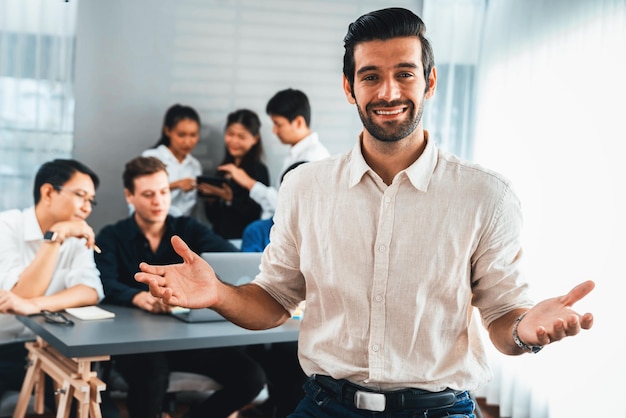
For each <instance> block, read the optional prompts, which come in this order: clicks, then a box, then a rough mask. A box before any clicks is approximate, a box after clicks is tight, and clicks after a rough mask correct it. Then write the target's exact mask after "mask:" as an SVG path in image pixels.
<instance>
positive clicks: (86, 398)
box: [13, 338, 109, 418]
mask: <svg viewBox="0 0 626 418" xmlns="http://www.w3.org/2000/svg"><path fill="white" fill-rule="evenodd" d="M26 348H27V349H28V351H29V354H28V359H29V369H28V372H27V373H26V377H25V378H24V383H23V384H22V390H21V391H20V397H19V399H18V403H17V406H16V408H15V411H14V413H13V418H23V417H24V416H25V414H26V410H27V409H28V401H29V400H30V396H31V395H32V394H33V389H34V388H35V387H36V389H35V406H36V409H37V410H36V412H37V413H39V414H42V413H43V406H44V405H43V398H44V385H45V375H48V376H50V377H51V378H52V380H53V381H54V382H55V383H56V384H57V385H58V390H57V392H55V394H59V395H60V398H59V402H58V408H57V414H56V417H57V418H67V417H69V413H70V409H71V406H72V400H76V403H77V412H78V413H77V416H78V418H88V417H89V416H91V417H95V418H101V417H102V412H101V410H100V402H101V399H102V397H101V396H100V393H101V392H102V391H103V390H105V389H106V384H105V383H104V382H103V381H102V380H100V379H98V377H97V374H96V372H94V371H92V370H91V365H92V363H93V362H94V361H105V360H109V356H95V357H84V358H72V359H69V358H67V357H65V356H63V355H62V354H61V353H59V352H58V351H56V350H55V349H54V348H52V347H51V346H49V345H48V344H47V343H46V342H45V341H43V340H42V339H41V338H38V339H37V342H35V343H26Z"/></svg>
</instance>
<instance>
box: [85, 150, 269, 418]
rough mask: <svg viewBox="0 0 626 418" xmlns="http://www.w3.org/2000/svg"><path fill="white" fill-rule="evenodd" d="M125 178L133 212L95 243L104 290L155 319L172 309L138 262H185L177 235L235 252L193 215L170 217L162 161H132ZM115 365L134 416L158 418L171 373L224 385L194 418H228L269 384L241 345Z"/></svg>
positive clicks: (146, 356)
mask: <svg viewBox="0 0 626 418" xmlns="http://www.w3.org/2000/svg"><path fill="white" fill-rule="evenodd" d="M123 180H124V188H125V195H126V201H127V202H128V203H129V204H132V205H133V206H134V208H135V212H134V213H133V214H132V215H131V216H130V217H129V218H126V219H123V220H121V221H119V222H117V223H115V224H113V225H108V226H106V227H104V228H103V229H102V231H101V232H100V233H99V234H98V236H97V238H96V242H97V243H98V245H99V246H100V248H101V249H102V252H101V253H100V254H97V257H96V265H97V266H98V269H99V270H100V276H101V279H102V284H103V286H104V293H105V300H104V302H105V303H113V304H117V305H123V306H135V307H138V308H140V309H143V310H145V311H148V312H151V313H154V314H161V313H167V312H169V311H170V310H171V307H170V306H169V305H166V304H164V303H163V302H161V300H160V299H157V298H155V297H153V296H152V295H151V294H150V292H149V291H148V286H146V285H144V284H142V283H139V282H137V281H136V280H135V279H134V276H135V273H137V272H138V271H139V263H141V262H143V261H145V262H148V263H150V264H163V265H165V264H172V263H180V262H182V259H181V257H180V256H179V255H177V254H176V253H175V252H174V250H173V248H172V245H171V242H170V240H171V238H172V236H173V235H178V236H180V237H181V238H183V239H184V240H185V242H188V243H189V245H190V246H191V248H193V250H194V251H196V252H197V253H202V252H207V251H222V252H234V251H237V249H236V248H235V247H234V246H232V245H231V244H230V243H229V242H228V241H226V240H224V239H223V238H221V237H220V236H218V235H217V234H215V233H214V232H213V231H212V230H211V229H210V228H208V227H207V226H204V225H202V224H200V223H199V222H197V221H195V220H194V219H192V218H189V217H172V216H169V215H168V211H169V208H170V201H171V196H170V188H169V181H168V175H167V170H166V167H165V165H164V164H163V163H162V162H161V161H160V160H158V159H157V158H154V157H138V158H135V159H133V160H131V161H129V162H128V163H127V164H126V168H125V170H124V174H123ZM114 360H115V365H116V368H117V369H118V370H119V371H120V373H121V374H122V375H123V377H124V378H125V380H126V381H127V383H128V385H129V389H128V398H127V405H128V411H129V415H130V417H131V418H139V417H142V418H143V417H146V418H154V417H155V416H157V414H159V413H160V412H161V409H162V405H163V400H164V397H165V393H166V390H167V386H168V383H169V382H168V378H169V373H170V372H171V371H186V372H193V373H199V374H204V375H206V376H210V377H211V378H212V379H214V380H216V381H217V382H218V383H220V385H221V386H222V389H220V390H218V391H217V392H215V393H214V394H213V395H211V396H210V397H209V398H207V399H206V400H205V401H203V402H202V403H200V404H197V405H193V406H192V407H191V409H190V411H189V414H188V416H189V417H207V416H211V417H227V416H228V415H230V414H231V413H232V412H234V411H237V410H239V409H240V408H241V407H243V406H245V405H247V404H248V403H250V402H251V401H252V400H253V399H254V398H255V396H256V395H257V394H258V393H259V392H260V390H261V389H262V388H263V385H264V384H265V381H266V379H265V374H264V372H263V370H262V368H261V367H260V366H259V365H258V364H257V363H256V362H255V361H254V360H252V359H251V358H250V357H248V356H247V355H246V354H245V353H244V352H243V351H242V349H241V348H219V349H217V348H213V349H197V350H185V351H174V352H162V353H142V354H132V355H124V356H117V357H114Z"/></svg>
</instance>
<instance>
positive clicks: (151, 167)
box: [122, 157, 167, 194]
mask: <svg viewBox="0 0 626 418" xmlns="http://www.w3.org/2000/svg"><path fill="white" fill-rule="evenodd" d="M159 171H164V172H165V174H167V167H166V165H165V164H163V162H162V161H161V160H159V159H158V158H156V157H136V158H133V159H132V160H130V161H129V162H127V163H126V167H124V173H123V174H122V180H123V181H124V188H125V189H128V191H129V192H130V193H131V194H132V193H135V179H136V178H137V177H141V176H148V175H150V174H154V173H158V172H159Z"/></svg>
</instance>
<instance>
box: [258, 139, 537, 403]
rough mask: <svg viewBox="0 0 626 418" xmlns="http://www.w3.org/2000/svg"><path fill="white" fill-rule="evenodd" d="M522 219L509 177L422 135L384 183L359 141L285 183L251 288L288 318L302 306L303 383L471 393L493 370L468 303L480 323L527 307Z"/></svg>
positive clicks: (304, 167) (302, 168)
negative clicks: (415, 152)
mask: <svg viewBox="0 0 626 418" xmlns="http://www.w3.org/2000/svg"><path fill="white" fill-rule="evenodd" d="M520 212H521V211H520V204H519V201H518V199H517V197H516V196H515V194H514V192H513V191H512V189H511V186H510V184H509V182H508V181H507V180H506V179H504V178H503V177H502V176H500V175H499V174H497V173H494V172H491V171H488V170H486V169H484V168H482V167H480V166H478V165H475V164H470V163H467V162H463V161H461V160H459V159H457V158H456V157H454V156H452V155H449V154H447V153H444V152H442V151H440V150H438V149H437V148H436V146H435V145H434V144H433V143H432V141H428V143H427V146H426V148H425V150H424V153H423V154H422V155H421V156H420V158H419V159H418V160H417V161H416V162H415V163H414V164H412V165H411V166H410V167H409V168H407V169H406V170H403V171H402V172H400V173H398V175H397V176H396V177H395V178H394V180H393V182H392V184H391V185H389V186H387V185H385V183H384V182H383V181H382V180H381V178H380V177H379V176H378V175H377V174H376V173H374V171H372V169H371V168H370V167H369V166H368V165H367V163H366V162H365V160H364V159H363V157H362V154H361V147H360V144H357V146H355V148H354V149H353V150H352V151H351V152H348V153H347V154H345V155H342V156H336V157H332V158H329V159H326V160H323V161H319V162H314V163H309V164H304V165H302V166H300V167H298V168H297V169H296V170H293V171H292V172H291V173H289V174H288V175H287V176H286V178H285V180H284V182H283V184H282V186H281V190H280V193H279V203H278V208H277V211H276V215H275V217H274V221H275V223H274V228H273V230H272V233H271V240H270V241H271V242H270V245H269V246H268V247H267V249H266V251H265V253H264V255H263V261H262V265H261V273H260V274H259V276H258V277H257V278H256V279H255V282H256V283H257V284H259V285H260V286H261V287H263V288H264V289H266V290H267V291H268V292H269V293H270V294H271V295H272V296H273V297H275V298H276V299H277V300H278V301H279V302H280V303H281V304H282V305H283V306H284V307H285V308H287V309H288V310H290V311H292V312H293V310H294V309H295V308H296V306H297V305H298V303H299V302H300V301H301V300H304V299H305V298H306V312H305V313H304V318H303V320H302V324H301V328H300V338H299V356H300V362H301V364H302V367H303V369H304V371H305V372H306V373H307V374H308V375H311V374H313V373H318V374H325V375H330V376H332V377H334V378H337V379H339V378H345V379H348V380H350V381H351V382H353V383H356V384H360V385H364V386H368V387H371V388H376V389H382V390H392V389H398V388H405V387H415V388H421V389H426V390H431V391H439V390H443V389H444V388H446V387H450V388H453V389H458V390H474V389H476V388H478V387H479V386H482V385H483V384H484V383H486V381H487V380H488V379H489V378H490V376H491V372H490V370H489V367H488V365H487V362H486V359H485V354H484V350H483V347H482V344H481V342H480V340H479V339H478V338H477V337H476V334H475V333H474V332H472V324H471V311H472V309H471V308H472V305H473V306H475V307H477V308H478V309H479V311H480V313H481V315H482V319H483V321H484V323H485V324H486V325H488V324H490V323H491V322H492V321H493V320H494V319H496V318H498V317H500V316H501V315H503V314H504V313H506V312H508V311H509V310H511V309H514V308H517V307H527V306H531V301H530V299H529V297H528V295H527V287H526V284H525V283H524V282H523V281H522V280H521V278H520V275H519V261H520V255H521V247H520V237H519V235H520V229H521V223H522V219H521V213H520Z"/></svg>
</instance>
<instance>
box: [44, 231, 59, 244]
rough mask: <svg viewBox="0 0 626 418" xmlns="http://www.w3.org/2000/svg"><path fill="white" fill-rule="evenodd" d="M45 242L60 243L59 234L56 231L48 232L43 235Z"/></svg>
mask: <svg viewBox="0 0 626 418" xmlns="http://www.w3.org/2000/svg"><path fill="white" fill-rule="evenodd" d="M43 240H44V241H45V242H60V241H59V234H58V233H57V232H56V231H46V232H45V233H44V234H43Z"/></svg>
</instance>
